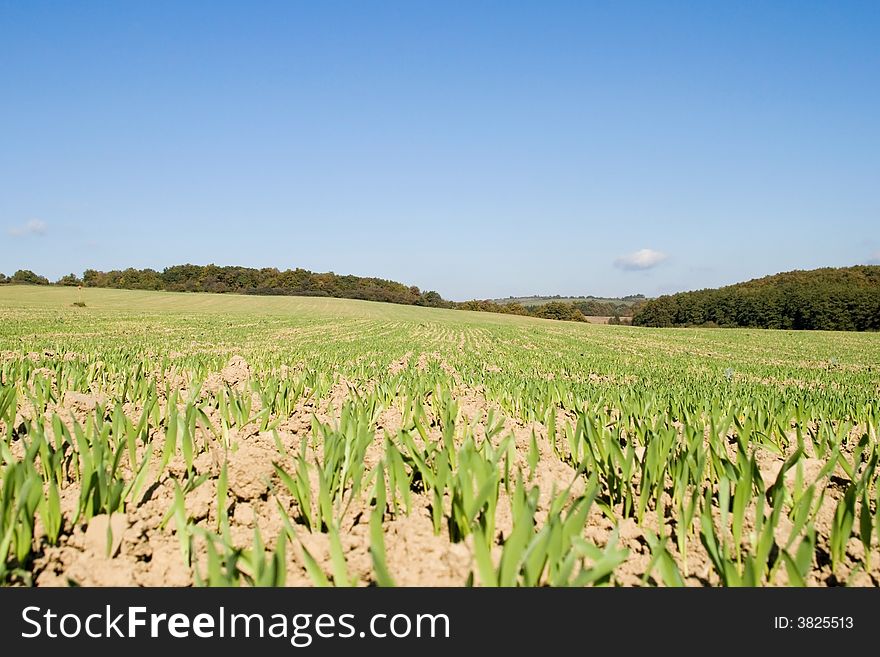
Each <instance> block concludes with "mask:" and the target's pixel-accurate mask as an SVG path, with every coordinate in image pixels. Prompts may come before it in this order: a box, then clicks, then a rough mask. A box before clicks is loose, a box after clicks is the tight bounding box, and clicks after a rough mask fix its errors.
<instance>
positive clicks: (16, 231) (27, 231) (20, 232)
mask: <svg viewBox="0 0 880 657" xmlns="http://www.w3.org/2000/svg"><path fill="white" fill-rule="evenodd" d="M6 232H7V233H9V234H10V235H11V236H12V237H24V236H25V235H45V234H46V222H45V221H43V220H42V219H28V220H27V221H26V222H24V224H22V225H21V226H13V227H12V228H9V229H8V230H7V231H6Z"/></svg>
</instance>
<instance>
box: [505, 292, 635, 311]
mask: <svg viewBox="0 0 880 657" xmlns="http://www.w3.org/2000/svg"><path fill="white" fill-rule="evenodd" d="M645 300H646V297H645V295H644V294H631V295H629V296H625V297H594V296H580V297H563V296H560V295H558V294H557V295H556V296H541V295H535V296H531V297H507V298H505V299H492V302H493V303H497V304H500V305H512V306H515V305H519V306H523V307H524V308H532V309H534V308H537V307H538V306H544V305H547V304H549V303H564V304H568V305H571V306H574V307H575V308H577V309H578V310H579V311H580V312H581V314H583V315H584V316H586V317H615V316H617V317H631V316H632V315H633V312H634V311H635V310H636V309H637V308H638V307H639V306H640V305H641V304H643V303H644V302H645Z"/></svg>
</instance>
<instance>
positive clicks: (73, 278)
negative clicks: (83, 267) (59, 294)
mask: <svg viewBox="0 0 880 657" xmlns="http://www.w3.org/2000/svg"><path fill="white" fill-rule="evenodd" d="M55 285H66V286H69V287H76V286H77V285H82V279H81V278H80V277H79V276H77V275H76V274H67V276H62V277H61V278H59V279H58V280H57V281H56V282H55Z"/></svg>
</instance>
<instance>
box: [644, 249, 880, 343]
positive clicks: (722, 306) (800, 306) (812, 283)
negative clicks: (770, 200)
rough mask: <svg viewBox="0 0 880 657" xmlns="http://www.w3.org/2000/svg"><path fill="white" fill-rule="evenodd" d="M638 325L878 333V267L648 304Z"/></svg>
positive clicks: (770, 279) (796, 274) (782, 277)
mask: <svg viewBox="0 0 880 657" xmlns="http://www.w3.org/2000/svg"><path fill="white" fill-rule="evenodd" d="M633 324H634V325H636V326H725V327H734V326H739V327H751V328H773V329H814V330H829V331H876V330H880V266H869V265H862V266H857V267H845V268H840V269H833V268H825V269H814V270H812V271H791V272H786V273H783V274H776V275H775V276H766V277H764V278H759V279H755V280H752V281H748V282H745V283H738V284H736V285H730V286H727V287H722V288H719V289H714V290H713V289H707V290H698V291H695V292H681V293H679V294H673V295H666V296H662V297H659V298H657V299H652V300H651V301H648V302H647V303H645V304H644V305H643V306H642V307H641V308H640V309H639V310H638V311H637V312H636V314H635V316H634V317H633Z"/></svg>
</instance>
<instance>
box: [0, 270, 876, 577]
mask: <svg viewBox="0 0 880 657" xmlns="http://www.w3.org/2000/svg"><path fill="white" fill-rule="evenodd" d="M77 300H82V301H83V302H84V303H85V304H86V307H84V308H77V307H73V306H72V305H71V304H72V303H73V302H75V301H77ZM878 364H880V335H878V334H870V333H834V332H821V333H819V332H808V331H801V332H790V331H762V330H739V329H730V330H710V329H643V328H633V327H621V326H607V325H594V324H588V323H579V322H557V321H552V320H540V319H535V318H530V317H519V316H510V315H499V314H492V313H472V312H464V311H455V310H442V309H431V308H422V307H416V306H401V305H392V304H381V303H371V302H363V301H352V300H343V299H325V298H302V297H255V296H234V295H209V294H185V293H157V292H137V291H124V290H106V289H91V288H89V289H85V290H82V291H78V290H76V289H75V288H58V287H51V288H45V287H26V286H0V483H2V485H0V583H3V584H7V585H31V584H33V585H40V586H48V585H67V584H71V583H74V584H79V585H86V586H95V585H144V586H153V585H163V584H170V585H179V586H188V585H200V584H224V585H241V584H244V585H281V584H305V585H321V586H323V585H348V584H358V585H365V584H379V585H389V584H397V585H427V586H432V585H467V584H474V585H498V584H500V585H520V586H537V585H555V586H562V585H576V586H585V585H598V584H613V585H622V586H639V585H648V586H653V585H661V586H662V585H680V584H684V585H688V586H718V585H738V584H751V585H762V584H773V585H802V584H803V585H809V586H832V585H841V584H851V585H867V586H877V585H878V584H880V548H878V543H880V517H878V487H877V473H876V472H877V471H876V465H877V461H878V458H880V450H878V442H877V441H878V436H877V430H878V426H880V408H878V402H877V400H878V397H880V366H878ZM108 529H109V532H108Z"/></svg>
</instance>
